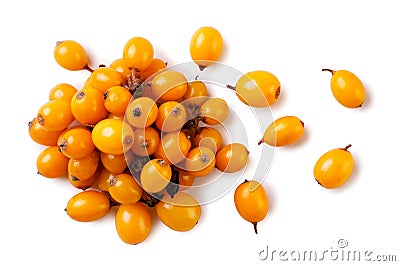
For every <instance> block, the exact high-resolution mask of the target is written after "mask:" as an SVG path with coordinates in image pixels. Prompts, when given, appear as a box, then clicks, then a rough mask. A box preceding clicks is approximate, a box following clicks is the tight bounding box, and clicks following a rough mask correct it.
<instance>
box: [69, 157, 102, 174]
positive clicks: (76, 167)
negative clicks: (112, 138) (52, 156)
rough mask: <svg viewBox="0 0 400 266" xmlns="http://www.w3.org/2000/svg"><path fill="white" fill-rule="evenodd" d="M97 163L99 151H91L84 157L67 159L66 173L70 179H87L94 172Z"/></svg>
mask: <svg viewBox="0 0 400 266" xmlns="http://www.w3.org/2000/svg"><path fill="white" fill-rule="evenodd" d="M98 165H99V152H98V151H97V150H94V151H92V152H91V153H90V154H89V155H87V156H86V157H83V158H80V159H69V161H68V174H69V175H70V176H71V178H72V180H75V181H78V180H79V181H83V180H87V179H89V178H90V177H91V176H93V174H94V173H95V172H96V169H97V166H98Z"/></svg>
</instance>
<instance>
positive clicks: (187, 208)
mask: <svg viewBox="0 0 400 266" xmlns="http://www.w3.org/2000/svg"><path fill="white" fill-rule="evenodd" d="M155 209H156V213H157V216H158V218H160V220H161V221H162V222H163V223H164V224H165V225H166V226H168V227H169V228H171V229H172V230H175V231H178V232H186V231H189V230H191V229H192V228H193V227H194V226H195V225H196V224H197V223H198V221H199V219H200V216H201V207H200V205H199V203H198V202H197V200H196V199H195V198H194V197H192V196H191V195H189V194H187V193H185V192H182V191H179V192H178V193H176V194H175V195H174V197H173V198H171V197H170V196H169V195H168V194H167V195H165V196H164V197H163V199H162V200H161V201H160V202H158V203H157V204H156V207H155Z"/></svg>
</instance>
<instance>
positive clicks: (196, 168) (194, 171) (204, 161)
mask: <svg viewBox="0 0 400 266" xmlns="http://www.w3.org/2000/svg"><path fill="white" fill-rule="evenodd" d="M214 167H215V154H214V152H213V151H212V150H211V149H210V148H208V147H196V148H193V149H192V150H190V151H189V153H188V154H187V156H186V160H185V168H184V170H185V171H186V172H187V173H188V174H189V175H192V176H194V177H201V176H206V175H208V174H210V173H211V172H212V171H213V170H214Z"/></svg>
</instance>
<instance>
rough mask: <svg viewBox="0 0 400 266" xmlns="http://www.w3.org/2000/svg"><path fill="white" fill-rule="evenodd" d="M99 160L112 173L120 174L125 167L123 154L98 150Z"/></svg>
mask: <svg viewBox="0 0 400 266" xmlns="http://www.w3.org/2000/svg"><path fill="white" fill-rule="evenodd" d="M100 161H101V164H102V165H103V167H104V168H106V169H107V170H108V171H110V172H111V173H113V174H122V173H123V172H124V170H125V169H126V167H127V164H126V160H125V155H124V154H119V155H114V154H108V153H104V152H100Z"/></svg>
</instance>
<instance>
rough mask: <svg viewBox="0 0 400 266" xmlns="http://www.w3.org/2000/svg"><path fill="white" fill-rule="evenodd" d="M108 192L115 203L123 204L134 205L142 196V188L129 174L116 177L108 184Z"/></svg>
mask: <svg viewBox="0 0 400 266" xmlns="http://www.w3.org/2000/svg"><path fill="white" fill-rule="evenodd" d="M108 192H109V193H110V196H111V197H112V198H113V199H114V200H115V201H116V202H119V203H124V204H133V203H136V202H138V201H139V200H140V198H141V196H142V188H141V187H140V186H139V185H138V183H137V182H136V181H135V179H134V178H133V176H132V175H130V174H119V175H116V176H115V177H114V179H112V180H111V182H110V187H109V190H108Z"/></svg>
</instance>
